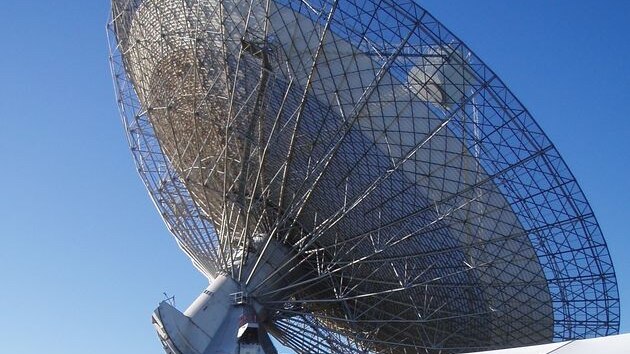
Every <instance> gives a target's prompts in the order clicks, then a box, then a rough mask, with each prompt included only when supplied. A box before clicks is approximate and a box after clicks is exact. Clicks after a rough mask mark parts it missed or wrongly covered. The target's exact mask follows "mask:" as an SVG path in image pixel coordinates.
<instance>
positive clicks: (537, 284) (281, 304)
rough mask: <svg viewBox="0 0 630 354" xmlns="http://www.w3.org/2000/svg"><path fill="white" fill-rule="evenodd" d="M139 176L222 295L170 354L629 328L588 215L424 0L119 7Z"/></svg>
mask: <svg viewBox="0 0 630 354" xmlns="http://www.w3.org/2000/svg"><path fill="white" fill-rule="evenodd" d="M109 33H110V46H111V60H112V70H113V74H114V79H115V83H116V87H117V92H118V99H119V103H120V109H121V112H122V116H123V121H124V124H125V127H126V129H127V133H128V138H129V144H130V145H131V150H132V152H133V156H134V157H135V161H136V163H137V167H138V170H139V172H140V176H141V178H142V179H143V181H144V183H145V184H146V186H147V188H148V190H149V192H150V194H151V196H152V198H153V200H154V202H155V205H156V206H157V208H158V209H159V211H160V213H161V215H162V217H163V219H164V221H165V222H166V225H167V226H168V228H169V230H170V231H171V233H172V234H173V235H174V236H175V238H176V240H177V242H178V244H179V246H180V247H181V249H182V250H183V251H184V252H185V253H186V254H187V255H188V256H189V257H190V258H191V260H192V262H193V264H194V266H195V267H196V268H197V269H198V270H199V271H200V272H202V273H203V274H204V275H205V276H206V277H207V278H208V279H209V280H210V285H209V286H208V288H207V289H206V290H204V292H203V293H202V294H201V295H200V296H199V298H198V299H197V300H196V301H195V302H194V303H193V304H192V305H191V306H190V307H189V308H188V309H187V310H186V311H185V312H183V313H181V312H179V311H178V310H177V309H176V308H175V307H173V306H172V305H171V304H169V303H168V302H163V303H161V304H160V305H159V307H158V309H157V310H156V311H155V313H154V314H153V324H154V326H155V327H156V329H157V331H158V334H159V337H160V340H161V341H162V343H163V345H164V348H165V350H166V351H167V353H175V354H189V353H219V352H220V353H276V350H275V349H274V347H273V344H272V342H271V341H270V337H269V335H273V336H274V337H275V338H276V339H277V340H278V341H280V342H281V343H283V344H284V345H286V346H288V347H290V348H293V349H294V350H295V351H297V352H300V353H416V352H427V353H456V352H467V351H476V350H488V349H494V348H504V347H511V346H521V345H530V344H537V343H546V342H550V341H558V340H564V339H574V338H583V337H593V336H602V335H609V334H614V333H617V332H618V327H619V297H618V291H617V285H616V279H615V273H614V269H613V265H612V262H611V260H610V256H609V253H608V250H607V247H606V243H605V241H604V239H603V237H602V234H601V231H600V228H599V226H598V224H597V221H596V219H595V216H594V215H593V212H592V210H591V208H590V207H589V204H588V202H587V201H586V199H585V197H584V194H583V193H582V191H581V190H580V187H579V186H578V184H577V182H576V181H575V179H574V177H573V175H572V174H571V172H570V171H569V169H568V167H567V166H566V164H565V163H564V161H563V160H562V158H561V157H560V155H559V153H558V151H557V150H556V149H555V147H554V146H553V144H552V143H551V142H550V141H549V139H548V138H547V136H546V135H545V134H544V133H543V132H542V131H541V129H540V127H539V126H538V125H537V123H536V122H535V121H534V120H533V118H532V117H531V115H530V114H529V112H528V111H527V110H526V109H525V108H524V107H523V106H522V104H521V103H520V102H519V101H518V99H516V98H515V97H514V95H513V94H512V93H511V92H510V90H509V89H508V88H507V87H506V86H505V85H504V84H503V82H502V81H501V80H500V79H499V78H498V77H497V76H496V74H495V73H494V72H493V71H492V70H490V69H489V68H488V67H487V66H486V65H485V64H484V63H483V62H482V61H481V60H480V59H479V58H478V57H477V56H476V55H475V54H474V53H473V52H472V51H471V50H470V49H469V48H468V47H467V46H466V45H465V44H464V43H462V42H461V41H460V40H459V39H458V38H457V37H456V36H455V35H453V34H452V33H451V32H450V31H448V30H447V29H446V28H445V27H444V26H443V25H442V24H441V23H440V22H439V21H438V20H436V19H435V18H434V17H433V16H431V14H429V13H428V12H427V11H426V10H424V9H423V8H421V7H420V6H419V5H418V4H416V3H415V2H414V1H394V0H362V1H355V0H249V1H240V0H112V18H111V21H110V26H109Z"/></svg>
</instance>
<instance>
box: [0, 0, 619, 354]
mask: <svg viewBox="0 0 630 354" xmlns="http://www.w3.org/2000/svg"><path fill="white" fill-rule="evenodd" d="M422 3H423V4H424V6H425V7H426V8H427V9H428V10H429V11H431V12H432V13H433V14H434V15H436V17H438V18H439V19H441V20H442V21H443V22H444V23H445V24H446V25H447V26H448V27H449V28H450V29H451V30H453V31H454V32H455V33H456V34H457V35H458V36H460V37H461V38H462V39H463V40H464V41H466V42H467V43H468V44H469V45H470V46H471V47H472V48H473V49H474V50H475V51H476V53H477V54H478V55H479V56H480V57H481V58H482V59H484V60H485V61H486V62H487V63H488V64H489V65H490V67H492V68H493V69H494V70H495V71H496V72H497V73H498V74H499V75H500V76H501V77H502V78H503V79H504V81H505V82H506V83H507V84H508V85H509V86H510V87H511V88H512V90H513V91H514V92H515V93H516V95H517V96H518V97H519V98H520V99H521V100H522V101H523V102H524V103H525V105H526V106H527V107H528V108H529V109H530V111H531V112H532V113H533V115H534V116H535V117H536V119H537V120H538V122H539V123H540V124H541V126H542V127H543V129H545V131H546V132H547V134H548V135H549V136H550V137H551V139H552V141H553V142H554V143H555V144H556V146H557V147H558V148H559V150H560V152H561V153H562V155H563V156H564V158H565V159H566V161H567V163H568V164H569V166H570V167H571V168H572V170H573V172H574V174H575V175H576V177H577V179H578V181H579V182H580V184H581V186H582V187H583V189H584V191H585V193H586V195H587V197H588V198H589V200H590V202H591V205H592V207H593V209H594V211H595V213H596V215H597V217H598V219H599V221H600V224H601V227H602V230H603V232H604V235H605V237H606V239H607V241H608V245H609V247H610V250H611V253H612V257H613V260H614V263H615V267H616V271H617V276H618V281H619V286H620V291H621V297H622V331H626V332H627V331H630V320H628V317H629V316H630V314H629V313H628V312H627V311H625V310H626V309H627V307H626V306H625V305H626V304H627V302H628V301H630V257H629V256H628V254H627V253H626V252H628V250H630V237H629V235H628V234H629V232H628V221H629V220H630V177H629V176H630V145H629V144H630V39H629V38H628V34H629V33H630V1H627V0H619V1H594V0H591V1H576V0H554V1H549V0H528V1H525V0H510V1H505V0H478V1H470V0H450V1H445V0H426V1H422ZM108 7H109V4H108V2H107V1H105V0H57V1H43V0H40V1H33V0H30V1H29V0H23V1H10V0H4V1H0V33H2V35H1V37H0V38H1V39H0V44H1V45H2V50H1V52H0V107H1V111H0V112H1V113H0V166H1V167H0V241H1V242H2V243H1V245H0V284H1V285H0V343H2V347H1V348H2V349H0V351H2V352H5V353H12V354H22V353H49V354H74V353H81V354H83V353H91V354H100V353H103V354H104V353H114V352H124V353H147V354H148V353H160V352H161V348H160V345H159V343H158V340H157V337H156V335H155V333H154V331H153V329H152V327H151V323H150V314H151V312H152V310H153V309H154V307H155V306H156V305H157V303H158V302H159V301H160V300H162V298H163V295H162V292H163V291H167V292H168V293H169V294H175V295H176V296H177V302H178V305H179V306H180V307H186V306H187V305H188V304H189V303H190V302H191V301H192V300H193V299H194V297H196V295H197V294H198V293H199V292H200V291H201V290H202V289H203V288H204V287H205V279H204V278H203V277H201V276H200V275H198V274H197V273H196V271H195V270H194V269H193V267H192V266H191V264H190V262H189V261H188V260H187V258H186V257H185V256H184V255H183V254H182V253H181V252H180V251H179V249H178V248H177V246H176V244H175V242H174V241H173V239H172V238H171V237H170V236H169V234H168V233H167V231H166V228H165V227H164V226H163V224H162V221H161V220H160V218H159V216H158V213H157V212H156V211H155V209H154V207H153V205H152V203H151V202H150V200H149V197H148V195H147V193H146V192H145V189H144V186H143V185H142V184H141V182H140V179H139V178H138V177H137V175H136V172H135V169H134V166H133V163H132V160H131V155H130V153H129V152H128V148H127V145H126V142H125V138H124V133H123V129H122V126H121V124H120V120H119V118H118V112H117V108H116V105H115V101H114V96H113V89H112V83H111V79H110V75H109V68H108V64H107V45H106V40H105V22H106V19H107V15H108ZM624 300H627V301H624Z"/></svg>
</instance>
